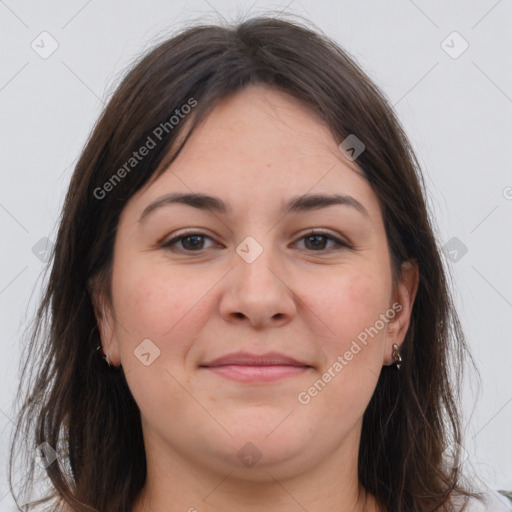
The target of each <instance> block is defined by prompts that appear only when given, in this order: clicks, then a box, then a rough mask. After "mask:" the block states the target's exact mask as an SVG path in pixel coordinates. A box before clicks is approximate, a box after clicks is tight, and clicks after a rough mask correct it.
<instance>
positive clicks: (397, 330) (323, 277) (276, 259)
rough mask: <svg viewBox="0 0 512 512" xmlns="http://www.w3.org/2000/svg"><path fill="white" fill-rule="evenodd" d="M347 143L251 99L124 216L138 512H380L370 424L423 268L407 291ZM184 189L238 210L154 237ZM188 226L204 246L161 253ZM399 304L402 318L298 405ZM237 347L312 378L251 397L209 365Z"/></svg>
mask: <svg viewBox="0 0 512 512" xmlns="http://www.w3.org/2000/svg"><path fill="white" fill-rule="evenodd" d="M340 142H341V141H336V140H334V138H333V136H332V135H331V132H330V131H329V130H328V129H327V127H326V126H325V124H323V123H322V122H321V120H320V119H319V118H318V117H317V116H316V115H315V114H314V113H313V112H311V111H310V110H308V109H307V108H305V107H304V106H303V105H302V104H301V103H299V102H297V100H295V99H294V98H291V97H289V96H288V95H286V94H284V93H282V92H279V91H276V90H273V89H271V88H269V87H268V86H263V85H251V86H249V87H248V88H246V89H244V90H242V91H240V92H238V93H236V94H235V95H233V96H231V97H229V98H227V99H225V100H223V101H222V102H221V103H219V104H218V105H217V107H216V108H215V109H214V110H213V111H212V113H211V114H210V115H209V117H208V118H207V119H206V121H205V122H204V123H203V124H202V125H201V126H200V127H199V128H198V129H197V130H196V131H195V132H194V134H193V135H192V137H191V139H190V140H189V141H188V142H187V145H186V146H185V148H184V149H183V151H182V153H181V154H180V156H179V157H178V159H177V160H176V161H175V162H174V163H173V164H172V165H171V167H170V168H169V169H167V170H166V171H165V173H164V174H163V175H161V176H160V177H159V178H158V179H157V180H156V181H153V182H151V183H149V184H148V186H146V187H145V188H144V189H141V190H140V191H139V192H138V193H137V194H136V195H135V196H133V197H132V198H131V199H130V201H129V202H128V203H127V204H126V206H125V208H124V210H123V212H122V214H121V217H120V221H119V226H118V231H117V235H116V236H117V237H116V242H115V247H114V266H113V276H112V290H111V291H112V305H110V304H109V305H107V304H106V300H105V298H104V297H103V296H102V295H99V296H98V297H97V299H98V301H99V302H100V303H101V304H102V306H103V307H106V310H105V311H106V313H105V315H104V316H103V317H102V318H101V319H100V331H101V337H102V344H103V348H104V351H105V353H107V354H109V356H110V359H111V361H112V363H113V364H115V365H119V364H122V366H123V369H124V372H125V374H126V378H127V381H128V384H129V387H130V389H131V391H132V393H133V396H134V398H135V400H136V402H137V404H138V406H139V408H140V410H141V416H142V423H143V434H144V441H145V447H146V454H147V464H148V478H147V482H146V486H145V487H144V490H143V492H142V493H141V495H140V496H139V499H138V500H137V503H136V505H135V507H134V509H133V510H134V512H144V511H153V512H160V511H166V512H167V511H171V512H173V511H189V512H193V511H194V510H197V511H198V512H213V511H221V510H222V511H235V510H244V511H247V512H263V511H268V510H272V511H273V512H292V511H293V512H295V511H297V510H304V509H305V510H308V512H317V511H324V510H332V511H340V512H341V511H345V512H349V511H361V510H367V511H368V512H370V511H377V510H379V508H378V507H377V506H376V504H375V501H374V499H373V498H372V496H371V495H367V494H366V493H365V492H364V490H363V489H362V487H360V486H359V483H358V479H357V454H358V447H359V442H360V435H361V426H362V416H363V413H364V411H365V408H366V406H367V405H368V402H369V400H370V398H371V396H372V394H373V392H374V390H375V386H376V384H377V380H378V375H379V373H380V371H381V368H382V366H383V365H390V364H393V362H394V361H393V358H392V350H393V349H392V345H393V344H395V343H396V344H397V345H399V346H400V345H401V343H402V342H403V339H404V336H405V334H406V331H407V328H408V326H409V321H410V314H411V309H412V305H413V302H414V298H415V295H416V290H417V284H418V271H417V267H416V266H415V265H413V264H405V265H404V266H403V274H402V277H403V279H402V280H401V282H400V284H399V285H398V286H397V287H396V289H393V286H392V280H391V266H390V258H389V253H388V245H387V239H386V234H385V230H384V224H383V219H382V216H381V212H380V208H379V203H378V199H377V196H376V195H375V193H374V192H373V190H372V188H371V187H370V185H369V184H368V182H367V181H366V180H365V179H364V178H363V177H362V176H361V171H360V170H359V169H358V167H357V165H355V164H356V163H357V162H351V161H349V160H348V159H346V158H345V157H344V155H343V154H342V153H341V152H340V151H339V149H338V145H339V143H340ZM127 179H129V178H127ZM170 192H184V193H188V192H196V193H206V194H210V195H214V196H217V197H219V198H221V199H222V200H223V201H225V202H226V203H228V204H229V205H230V207H231V209H232V211H231V212H228V213H226V214H221V213H218V212H215V213H212V212H211V211H208V210H204V211H203V210H199V209H197V208H194V207H191V206H189V205H183V204H173V205H168V206H165V207H161V208H158V209H155V210H154V211H153V212H152V213H151V214H149V215H148V216H146V217H145V218H144V220H142V221H140V222H139V218H140V216H141V214H142V212H143V211H144V209H145V208H146V207H147V206H148V205H149V204H150V203H152V202H153V201H155V200H156V199H158V198H160V197H161V196H163V195H165V194H168V193H170ZM305 193H310V194H313V193H315V194H316V193H339V194H348V195H351V196H352V197H354V198H356V199H357V200H358V201H359V202H360V203H362V205H363V206H364V208H365V209H366V210H367V212H368V216H364V215H362V214H361V213H360V212H358V211H357V210H356V209H355V208H351V207H349V206H346V205H341V206H340V205H335V206H329V207H326V208H321V209H316V210H311V211H307V212H300V213H288V214H286V215H284V214H283V213H280V212H279V209H280V207H281V206H282V204H283V203H284V202H286V201H288V200H289V199H290V198H291V197H292V196H298V195H301V194H305ZM189 228H192V231H193V232H195V233H198V234H203V235H205V238H199V239H195V240H191V239H190V238H188V239H187V238H185V239H183V238H182V239H181V240H178V242H176V243H175V244H174V246H173V247H174V249H175V250H174V251H172V250H171V248H164V247H162V245H163V244H164V243H165V242H166V241H169V240H171V239H172V238H174V237H175V236H177V235H178V234H181V233H182V232H183V231H184V230H185V229H189ZM311 229H321V230H322V231H327V232H328V235H330V236H333V237H334V238H337V239H339V240H341V241H344V242H349V243H350V244H351V245H352V246H353V247H354V249H349V248H346V247H343V246H337V244H336V243H335V242H334V241H333V240H332V239H329V238H320V239H319V240H318V241H317V245H316V246H315V244H314V242H315V240H311V238H308V237H306V235H308V233H310V231H311ZM189 235H190V233H189ZM182 236H186V235H185V234H184V235H182ZM248 236H251V237H253V239H254V240H256V241H257V243H258V244H259V245H260V246H261V248H262V249H263V252H262V253H261V254H260V255H259V256H258V257H257V258H256V259H255V260H254V261H253V262H252V263H248V262H247V261H245V260H244V259H243V258H242V257H241V256H240V255H239V254H238V253H237V252H236V248H237V247H238V246H239V245H240V244H241V242H242V241H243V240H244V239H245V238H246V237H248ZM310 237H311V235H310ZM196 247H197V248H196ZM396 303H399V304H400V305H401V306H402V309H401V311H400V312H399V313H396V315H395V316H394V318H393V319H392V320H389V321H388V322H387V323H386V324H385V327H384V328H382V329H380V330H379V332H378V334H377V335H374V336H373V337H369V338H368V343H367V344H366V345H362V344H360V345H361V347H362V348H361V350H360V351H359V352H358V353H357V354H356V355H354V356H353V358H352V359H351V360H350V361H349V362H348V363H347V364H346V365H344V366H343V369H342V371H339V372H338V373H337V374H336V377H335V378H332V379H331V381H330V382H329V383H327V384H326V386H325V387H324V388H323V389H322V390H321V392H318V393H317V395H316V396H314V397H311V400H310V402H309V403H307V404H302V403H300V402H299V401H298V395H299V393H301V392H304V391H307V390H308V389H309V388H310V387H311V386H312V385H313V384H314V382H315V381H317V380H318V379H320V378H322V375H323V374H324V373H325V372H326V371H327V370H328V368H329V367H332V366H333V363H334V362H335V361H336V360H337V358H338V356H340V355H341V356H343V354H345V352H347V351H348V350H349V349H350V347H351V343H352V342H353V341H354V340H356V339H357V336H358V334H360V333H361V332H362V331H364V329H365V328H369V327H370V326H374V325H375V323H376V321H377V320H378V319H379V318H380V315H381V314H384V313H385V312H386V311H388V310H390V308H392V305H393V304H396ZM145 339H150V340H151V341H152V343H154V345H155V346H156V347H158V350H159V351H160V354H159V356H158V357H157V358H156V359H154V360H152V362H151V364H149V365H147V366H146V365H144V364H142V363H141V361H140V360H139V359H138V358H137V357H135V355H134V350H136V349H137V347H138V346H139V344H140V343H141V342H142V340H145ZM240 350H247V351H250V352H254V353H258V354H261V353H264V352H267V351H278V352H282V353H285V354H288V355H290V356H292V357H294V358H296V359H300V360H302V361H305V362H307V364H308V365H310V366H312V368H309V369H308V370H306V371H305V372H302V373H301V374H300V375H296V376H293V377H290V378H286V379H281V380H279V381H273V382H266V383H261V382H257V383H240V382H235V381H231V380H228V379H225V378H224V377H222V376H219V375H217V374H215V373H214V372H211V371H210V370H205V369H204V368H200V367H199V365H200V364H202V363H204V362H205V361H207V360H211V359H213V358H216V357H219V356H222V355H225V354H228V353H231V352H238V351H240ZM153 357H154V354H152V355H151V357H150V359H153ZM249 442H250V443H252V444H253V445H254V446H255V447H256V449H257V453H259V454H261V458H260V459H259V461H258V462H257V463H256V464H255V465H253V466H252V467H248V466H247V465H244V464H243V463H242V462H241V461H240V459H239V458H238V457H237V454H238V453H239V452H240V451H241V450H242V453H243V454H247V453H248V448H247V447H246V448H244V446H245V445H246V444H247V443H249ZM365 499H366V509H365V508H364V501H365ZM301 507H303V508H301Z"/></svg>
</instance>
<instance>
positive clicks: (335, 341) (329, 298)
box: [305, 266, 389, 350]
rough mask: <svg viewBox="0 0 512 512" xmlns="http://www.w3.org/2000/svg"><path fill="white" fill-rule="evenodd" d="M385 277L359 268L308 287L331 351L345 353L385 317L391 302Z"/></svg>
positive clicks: (311, 301) (314, 281) (310, 299)
mask: <svg viewBox="0 0 512 512" xmlns="http://www.w3.org/2000/svg"><path fill="white" fill-rule="evenodd" d="M385 276H386V274H381V273H379V271H378V269H375V268H363V267H362V266H359V267H354V268H351V269H348V268H347V269H342V270H340V272H338V273H336V274H335V273H332V274H331V275H330V276H329V279H326V280H311V281H310V282H309V283H308V286H307V288H305V289H306V290H307V291H306V293H307V304H308V306H309V307H310V308H311V310H312V312H313V313H315V314H316V315H317V316H318V318H319V319H321V321H322V324H323V325H324V328H322V332H323V333H325V334H326V339H327V340H328V341H329V346H331V345H332V347H331V348H336V349H340V350H341V349H344V348H345V347H346V346H347V343H348V345H350V341H351V340H353V339H355V338H357V336H358V335H359V334H360V333H361V332H364V329H365V328H369V327H370V326H373V325H374V324H375V322H376V321H377V320H378V319H379V318H380V315H381V314H384V313H385V311H386V309H387V308H388V299H389V289H388V287H389V283H388V280H387V279H386V278H385Z"/></svg>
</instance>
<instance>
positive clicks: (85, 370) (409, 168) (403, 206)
mask: <svg viewBox="0 0 512 512" xmlns="http://www.w3.org/2000/svg"><path fill="white" fill-rule="evenodd" d="M257 83H262V84H267V85H270V86H272V87H274V88H276V89H278V90H280V91H284V92H286V93H288V94H290V95H292V96H293V97H295V98H297V99H299V100H300V101H301V102H302V104H304V105H305V106H307V107H309V108H311V109H312V110H314V112H316V114H317V115H319V116H320V117H321V119H322V120H323V121H324V122H325V123H326V125H327V126H328V127H329V128H330V130H331V132H332V134H333V136H334V137H335V139H336V140H337V141H339V142H340V143H341V142H342V141H343V140H344V139H345V138H346V137H347V136H348V135H350V134H354V135H356V136H357V138H358V139H360V140H361V141H363V142H364V145H365V151H364V152H363V153H362V154H361V155H360V156H359V157H358V159H357V164H358V165H359V166H360V168H361V169H362V170H363V172H364V176H365V178H366V179H367V180H368V182H369V184H370V185H371V186H372V187H373V190H374V191H375V193H376V195H377V196H378V199H379V202H380V206H381V211H382V215H383V219H384V223H385V229H386V234H387V239H388V244H389V248H390V254H391V257H392V274H393V279H394V283H395V284H396V282H397V280H398V279H399V278H400V268H401V264H402V262H404V261H407V260H412V259H414V260H416V262H417V263H418V267H419V273H420V279H419V285H418V291H417V295H416V300H415V303H414V307H413V311H412V317H411V323H410V327H409V330H408V332H407V335H406V338H405V340H404V343H403V346H402V349H401V353H402V357H403V359H404V361H405V363H404V364H403V366H402V368H401V370H400V372H397V370H396V368H394V367H386V366H385V367H383V369H382V372H381V375H380V378H379V381H378V383H377V387H376V390H375V393H374V395H373V397H372V399H371V401H370V404H369V405H368V408H367V410H366V411H365V414H364V419H363V428H362V437H361V445H360V450H359V461H358V472H359V479H360V482H361V484H362V485H363V486H364V488H365V489H366V490H367V491H369V492H370V493H372V494H373V495H374V496H375V497H376V499H377V501H378V503H379V504H380V505H381V506H383V507H384V508H385V509H386V510H388V511H393V512H405V511H407V512H412V511H414V512H426V511H433V510H440V509H441V508H443V509H444V510H449V507H450V496H451V495H452V494H458V495H461V496H462V497H464V496H474V495H475V494H473V493H471V492H469V491H468V490H467V489H466V486H465V484H463V483H462V477H461V475H460V471H459V469H458V464H457V461H458V457H459V443H461V415H460V411H459V407H460V389H459V382H460V378H461V374H460V372H461V369H462V368H463V363H464V361H465V360H466V359H468V360H470V359H471V358H470V356H469V353H468V352H467V346H466V342H465V339H464V334H463V332H462V329H461V326H460V324H459V320H458V317H457V313H456V311H455V308H454V305H453V303H452V299H451V296H450V291H449V286H448V282H447V277H446V276H447V271H446V270H445V268H444V266H443V257H442V251H441V250H440V248H439V246H438V244H437V242H436V239H435V236H434V232H433V231H434V228H433V221H432V219H431V216H430V214H429V212H428V210H427V207H426V201H425V197H426V191H425V185H424V182H423V177H422V174H421V170H420V166H419V164H418V162H417V160H416V157H415V155H414V153H413V150H412V148H411V146H410V143H409V142H408V140H407V137H406V135H405V134H404V132H403V129H402V128H401V126H400V123H399V121H398V119H397V117H396V115H395V113H394V112H393V109H392V107H391V106H390V104H389V102H388V101H387V99H386V98H385V97H384V95H383V94H382V93H381V92H380V91H379V90H378V89H377V87H376V86H375V85H374V84H373V83H372V82H371V80H370V79H369V78H368V76H367V75H366V74H365V73H364V72H363V71H362V70H361V69H360V68H359V67H358V65H357V64H356V63H355V61H354V59H353V58H352V57H350V56H349V55H348V54H347V52H346V51H344V50H342V49H341V48H340V47H339V46H338V45H337V44H336V43H335V42H333V41H332V40H330V39H329V38H327V37H326V36H325V35H323V34H322V33H321V31H319V30H314V29H311V28H309V27H307V23H299V22H290V21H288V20H285V19H281V18H280V17H278V16H263V17H256V18H252V19H248V20H245V21H244V20H241V21H239V22H237V23H236V24H233V25H198V26H191V27H188V28H186V29H185V30H183V31H182V32H181V33H179V34H178V35H176V36H175V37H173V38H171V39H168V40H166V41H165V42H163V43H161V44H159V45H158V46H156V47H155V48H154V49H152V50H151V51H150V52H149V53H148V54H146V55H145V56H144V57H143V58H142V59H141V60H140V61H139V62H138V63H137V64H136V65H135V66H134V67H133V68H132V69H131V70H130V71H129V72H128V73H127V75H126V77H125V78H124V79H123V80H122V82H121V84H120V85H119V87H118V88H117V90H116V91H115V92H114V94H113V96H112V97H111V99H110V100H109V102H108V104H107V106H106V108H105V109H104V111H103V113H102V115H101V116H100V119H99V120H98V122H97V124H96V126H95V127H94V129H93V131H92V134H91V136H90V138H89V140H88V142H87V144H86V145H85V148H84V150H83V152H82V154H81V156H80V159H79V160H78V162H77V164H76V167H75V170H74V174H73V176H72V179H71V183H70V186H69V190H68V192H67V196H66V199H65V204H64V207H63V211H62V216H61V219H60V225H59V230H58V236H57V240H56V244H55V251H54V254H53V255H52V259H51V273H50V276H49V279H48V282H47V285H46V287H45V289H44V294H43V298H42V302H41V303H40V306H39V309H38V311H37V315H36V319H35V325H34V327H33V330H32V331H31V336H30V339H29V342H28V344H27V347H26V350H25V358H26V363H25V365H24V366H23V367H22V384H20V393H21V395H20V396H22V404H21V407H20V411H19V418H18V424H17V428H16V430H15V434H14V436H13V443H12V451H11V465H10V484H11V489H12V490H13V493H14V494H15V495H16V498H17V503H18V504H19V500H21V499H22V497H21V494H22V493H21V490H22V489H23V490H24V491H28V490H30V489H32V488H33V485H34V482H35V475H36V471H35V469H36V465H35V464H34V460H33V458H31V457H30V454H32V453H33V451H34V449H35V448H36V447H38V446H40V445H41V444H42V443H47V445H44V446H50V447H52V449H54V450H56V452H57V454H58V459H57V460H56V461H55V462H54V463H52V464H49V465H47V467H46V468H45V474H46V475H47V481H48V480H49V483H50V485H51V487H50V491H49V492H48V494H47V495H46V496H43V497H42V498H41V500H40V502H42V503H44V502H45V501H47V500H52V499H55V498H60V499H61V500H63V501H65V502H67V503H68V504H69V505H71V506H72V507H73V509H75V510H77V511H80V512H85V511H88V512H90V511H100V512H107V511H108V512H130V511H131V508H132V506H133V503H134V501H135V498H136V497H137V496H138V494H139V493H140V491H141V489H142V487H143V486H144V483H145V479H146V459H145V450H144V443H143V437H142V428H141V419H140V413H139V409H138V407H137V404H136V403H135V401H134V399H133V397H132V394H131V393H130V390H129V388H128V386H127V383H126V380H125V376H124V374H123V371H122V369H120V370H119V369H118V370H115V369H112V368H109V367H108V366H107V365H106V364H105V363H104V361H102V359H101V357H100V356H99V353H98V351H97V350H96V348H97V347H98V346H99V345H100V338H99V332H98V325H97V318H98V315H101V311H100V310H99V309H98V308H96V307H95V301H94V299H93V298H94V293H95V292H96V291H98V290H99V289H101V290H102V291H103V292H104V293H106V294H107V297H108V300H111V299H110V297H109V295H108V294H109V292H110V283H111V280H110V277H111V270H112V259H113V258H112V256H113V246H114V240H115V236H116V228H117V224H118V220H119V215H120V213H121V211H122V209H123V207H124V206H125V204H126V203H127V201H128V200H129V199H130V198H131V197H132V196H133V195H134V194H135V193H136V192H137V191H138V190H139V189H140V188H141V187H142V186H143V185H145V184H146V183H147V182H148V181H149V180H152V179H155V178H156V177H157V176H159V175H160V174H161V173H162V172H163V171H164V170H165V169H166V168H167V167H168V165H169V164H170V163H172V162H173V160H174V159H175V158H176V156H177V155H178V154H179V152H180V151H181V149H182V147H183V146H184V144H186V142H187V140H188V138H189V136H190V134H191V133H192V131H193V130H194V128H195V126H197V124H198V123H199V122H200V121H201V120H202V119H204V118H205V117H206V116H207V115H208V113H209V112H210V111H211V110H212V108H214V107H215V105H216V102H217V101H218V100H220V99H222V98H225V97H227V96H228V95H230V94H233V93H235V92H236V91H238V90H241V89H243V88H244V87H245V86H247V85H249V84H257ZM191 99H192V100H193V101H191ZM193 102H195V104H194V103H193ZM185 104H188V105H191V106H192V105H193V112H192V114H191V116H190V117H189V119H188V120H190V123H188V120H187V128H186V129H185V128H184V127H185V123H182V122H178V123H176V124H175V123H174V122H172V121H170V119H171V116H173V115H174V114H175V111H176V109H179V108H180V107H181V106H182V105H185ZM191 108H192V107H191ZM157 127H160V130H159V131H158V130H157ZM163 127H165V129H164V128H163ZM155 130H157V131H156V132H155ZM156 133H158V134H159V136H158V137H157V136H156ZM148 137H150V138H151V139H152V140H153V142H154V143H155V147H153V148H152V149H151V151H149V153H148V154H147V156H145V157H144V158H143V159H141V160H140V161H137V163H136V165H132V166H131V167H129V168H127V167H126V163H127V162H129V161H130V158H132V157H133V152H134V151H136V150H137V149H138V148H140V147H142V146H143V145H144V144H146V143H147V141H148ZM177 141H178V142H180V143H179V144H177V143H176V142H177ZM175 146H177V147H175ZM132 163H133V162H132ZM123 166H124V169H125V172H124V173H123V172H119V169H122V168H123ZM128 171H129V172H128ZM114 175H116V176H117V177H118V178H119V179H117V178H116V179H114ZM120 175H122V176H121V177H120ZM107 182H108V183H110V185H109V186H107V187H105V184H106V183H107ZM107 188H108V193H103V192H104V191H105V190H106V189H107ZM102 191H103V192H102ZM467 356H469V357H467ZM452 370H454V371H453V372H452ZM24 443H25V444H24ZM451 443H453V444H452V449H451V453H452V455H453V456H454V459H455V462H456V463H454V464H451V465H448V464H445V462H444V458H443V451H444V450H445V448H446V447H447V446H448V445H450V444H451ZM23 446H24V448H25V451H23V450H21V451H20V449H21V448H22V447H23ZM39 450H42V449H41V448H39ZM43 451H44V449H43ZM18 453H25V460H24V463H25V464H28V468H29V470H28V474H27V478H26V482H25V484H24V485H23V488H22V487H21V486H19V482H18V481H17V480H18V478H17V476H18V475H19V473H16V472H15V470H14V466H15V464H14V461H15V459H16V455H17V454H18ZM14 487H17V489H16V491H20V495H19V496H18V494H17V492H16V491H15V490H14ZM23 499H28V494H23ZM28 501H30V502H31V503H37V500H35V499H33V498H32V497H31V498H30V499H28Z"/></svg>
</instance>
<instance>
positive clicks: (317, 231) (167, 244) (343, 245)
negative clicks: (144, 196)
mask: <svg viewBox="0 0 512 512" xmlns="http://www.w3.org/2000/svg"><path fill="white" fill-rule="evenodd" d="M192 235H198V236H201V237H204V238H209V239H211V240H213V237H211V236H210V235H208V234H207V233H205V232H202V231H201V230H200V229H193V228H190V229H187V230H185V231H178V232H177V233H176V234H174V235H173V236H172V238H170V239H169V240H167V241H164V242H162V243H160V244H159V245H160V247H161V248H164V249H168V250H171V251H172V250H175V251H176V252H183V253H188V254H193V253H198V254H200V253H201V252H203V251H205V250H206V249H200V250H197V251H189V250H186V249H180V248H177V249H173V247H172V246H173V245H174V244H176V242H179V241H180V240H181V239H182V238H186V237H188V236H192ZM315 235H320V236H324V237H326V238H328V239H329V240H330V241H332V242H334V243H335V244H336V246H337V247H334V248H331V249H325V250H319V251H314V250H308V249H303V250H305V251H306V252H310V253H315V252H316V253H319V254H322V253H323V254H327V253H330V252H332V251H333V250H334V251H339V250H342V249H345V250H346V249H350V250H355V247H354V246H353V245H352V244H351V243H350V242H348V241H346V240H342V239H341V238H339V237H338V235H334V234H332V233H331V232H330V231H327V230H325V229H322V228H311V229H309V230H307V231H305V232H304V233H302V234H301V235H299V236H298V238H297V239H296V241H295V242H294V244H295V243H297V242H299V241H300V240H302V239H304V238H307V237H309V236H315Z"/></svg>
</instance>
